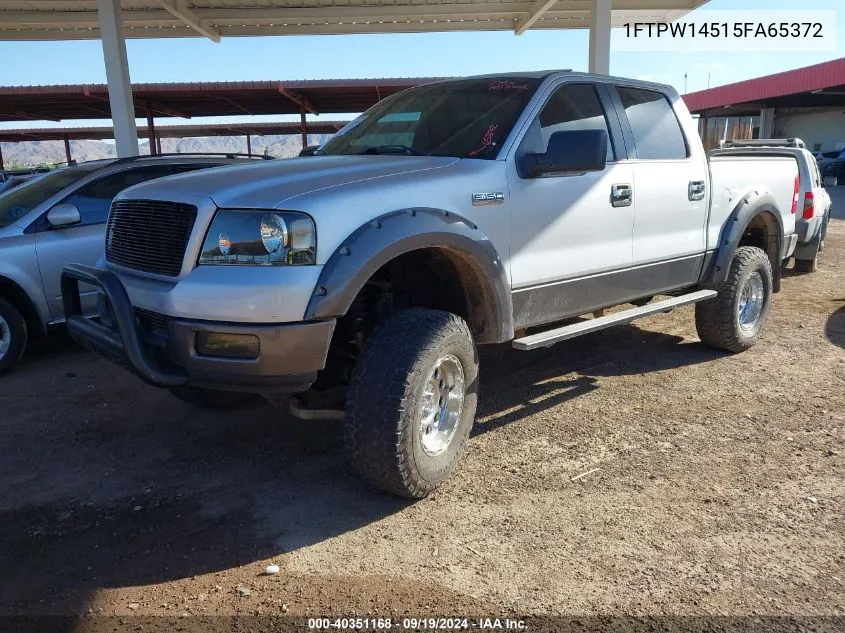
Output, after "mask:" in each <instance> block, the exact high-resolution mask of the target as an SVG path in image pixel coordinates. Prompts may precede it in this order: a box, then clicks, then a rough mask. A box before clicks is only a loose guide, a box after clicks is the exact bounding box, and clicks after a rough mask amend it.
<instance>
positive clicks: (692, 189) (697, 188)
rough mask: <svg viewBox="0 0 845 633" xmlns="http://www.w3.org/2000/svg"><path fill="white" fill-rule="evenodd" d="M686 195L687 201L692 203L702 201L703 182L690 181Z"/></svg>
mask: <svg viewBox="0 0 845 633" xmlns="http://www.w3.org/2000/svg"><path fill="white" fill-rule="evenodd" d="M688 193H689V199H690V200H692V201H695V200H704V181H703V180H690V183H689V189H688Z"/></svg>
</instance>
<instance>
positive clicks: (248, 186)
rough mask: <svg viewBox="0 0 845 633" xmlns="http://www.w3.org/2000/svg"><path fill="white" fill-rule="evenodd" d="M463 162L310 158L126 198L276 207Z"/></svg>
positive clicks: (191, 179)
mask: <svg viewBox="0 0 845 633" xmlns="http://www.w3.org/2000/svg"><path fill="white" fill-rule="evenodd" d="M457 161H458V159H457V158H452V157H442V156H386V155H385V156H372V155H367V156H362V155H352V156H308V157H303V158H291V159H287V160H272V161H266V162H260V163H257V164H253V165H241V166H235V167H221V168H217V169H209V170H201V171H196V172H191V173H189V174H184V175H181V176H173V177H170V178H166V179H164V180H159V181H151V182H149V183H146V184H142V185H138V186H136V187H132V188H131V189H130V190H127V191H128V192H129V193H128V195H126V196H123V195H121V196H120V197H121V198H122V197H130V198H141V197H145V196H146V195H150V197H154V198H161V197H164V198H166V197H167V195H172V194H174V193H177V192H179V193H186V194H192V195H205V196H208V197H210V198H211V199H212V200H214V203H215V204H216V205H217V206H218V207H221V208H239V207H240V208H247V209H272V208H276V207H283V206H284V203H285V201H287V200H290V199H291V198H294V197H296V196H300V195H303V194H306V193H314V192H316V191H319V190H321V189H329V188H332V187H337V186H340V185H347V184H351V183H355V182H361V181H364V180H372V179H374V178H384V177H386V176H397V175H401V174H408V173H413V172H418V171H423V170H428V169H439V168H442V167H448V166H449V165H452V164H454V163H456V162H457ZM165 192H166V193H165ZM162 194H164V195H162Z"/></svg>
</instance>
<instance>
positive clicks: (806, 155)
mask: <svg viewBox="0 0 845 633" xmlns="http://www.w3.org/2000/svg"><path fill="white" fill-rule="evenodd" d="M725 155H730V156H736V157H739V156H749V157H751V158H752V159H753V160H757V159H759V158H762V157H763V156H774V157H780V156H789V157H791V158H794V159H795V161H796V162H797V163H798V176H797V178H796V180H795V183H794V185H793V202H792V212H793V213H794V214H795V232H796V234H797V236H798V244H797V246H796V248H795V253H794V255H795V266H794V269H795V270H796V271H798V272H803V273H811V272H815V270H816V268H817V267H818V254H819V252H821V250H822V249H823V248H824V238H825V234H826V233H827V224H828V222H829V220H830V212H831V200H830V196H829V195H828V193H827V191H825V188H824V187H823V186H822V176H821V173H820V172H819V168H818V165H817V163H816V159H815V157H814V156H813V155H812V153H810V151H809V150H807V149H806V146H805V145H804V142H803V141H802V140H801V139H795V138H793V139H759V140H753V141H732V142H730V143H727V144H725V145H724V146H723V148H722V149H718V150H714V151H713V152H712V153H711V156H725Z"/></svg>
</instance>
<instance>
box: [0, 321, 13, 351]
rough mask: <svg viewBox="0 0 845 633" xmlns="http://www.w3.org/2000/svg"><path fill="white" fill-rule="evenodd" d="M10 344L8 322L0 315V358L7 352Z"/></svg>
mask: <svg viewBox="0 0 845 633" xmlns="http://www.w3.org/2000/svg"><path fill="white" fill-rule="evenodd" d="M11 346H12V330H11V329H10V328H9V324H8V323H7V322H6V319H4V318H3V317H2V316H0V359H2V358H3V357H4V356H6V354H7V353H8V352H9V348H10V347H11Z"/></svg>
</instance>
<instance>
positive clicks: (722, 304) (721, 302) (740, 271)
mask: <svg viewBox="0 0 845 633" xmlns="http://www.w3.org/2000/svg"><path fill="white" fill-rule="evenodd" d="M754 272H759V273H760V276H761V278H762V280H763V308H762V311H761V313H760V316H759V318H758V319H757V322H756V324H755V326H754V328H753V329H751V330H744V329H742V328H741V327H740V325H739V315H738V304H739V300H740V295H741V293H742V289H743V287H744V286H745V283H746V281H747V280H748V278H749V277H750V276H751V275H752V274H753V273H754ZM772 288H773V280H772V265H771V263H770V262H769V258H768V256H767V255H766V253H765V251H763V250H762V249H760V248H757V247H755V246H741V247H739V248H738V249H737V251H736V254H734V258H733V260H732V261H731V268H730V271H729V272H728V278H727V279H726V280H725V281H724V282H723V283H721V284H719V285H718V286H717V287H716V288H714V290H716V291H717V292H718V293H719V295H718V296H717V297H715V298H714V299H709V300H707V301H702V302H700V303H697V304H696V305H695V329H696V330H697V331H698V336H699V338H700V339H701V342H702V343H704V344H705V345H709V346H710V347H715V348H717V349H722V350H726V351H728V352H744V351H745V350H747V349H748V348H750V347H752V346H753V345H754V344H755V343H756V342H757V340H758V339H759V338H760V334H761V333H762V331H763V327H764V326H765V324H766V319H767V318H768V316H769V309H770V308H771V305H772Z"/></svg>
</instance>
